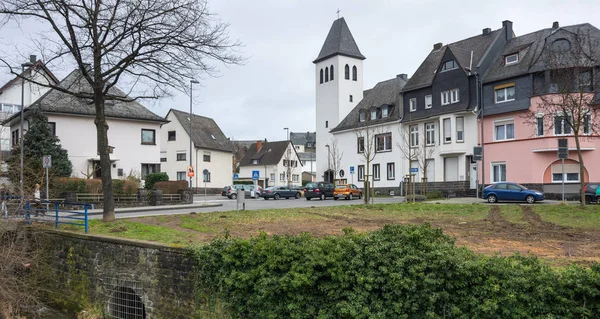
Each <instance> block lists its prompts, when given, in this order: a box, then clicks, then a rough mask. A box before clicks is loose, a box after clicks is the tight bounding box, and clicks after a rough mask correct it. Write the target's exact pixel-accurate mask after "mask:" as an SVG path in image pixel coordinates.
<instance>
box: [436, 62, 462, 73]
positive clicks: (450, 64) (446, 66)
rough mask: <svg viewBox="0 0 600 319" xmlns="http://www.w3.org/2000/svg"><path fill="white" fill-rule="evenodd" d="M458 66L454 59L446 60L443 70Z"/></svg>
mask: <svg viewBox="0 0 600 319" xmlns="http://www.w3.org/2000/svg"><path fill="white" fill-rule="evenodd" d="M456 68H458V64H457V63H456V62H455V61H454V60H450V61H446V62H444V64H442V69H441V70H440V71H441V72H444V71H450V70H454V69H456Z"/></svg>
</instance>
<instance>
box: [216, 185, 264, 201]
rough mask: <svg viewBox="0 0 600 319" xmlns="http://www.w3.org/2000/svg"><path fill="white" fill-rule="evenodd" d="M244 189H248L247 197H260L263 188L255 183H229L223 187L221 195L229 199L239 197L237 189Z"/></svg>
mask: <svg viewBox="0 0 600 319" xmlns="http://www.w3.org/2000/svg"><path fill="white" fill-rule="evenodd" d="M242 188H243V189H244V190H245V191H246V198H260V193H261V192H262V188H261V187H260V186H257V187H255V186H254V185H229V186H225V187H223V190H222V191H221V196H227V198H229V199H236V198H237V190H238V189H242ZM252 191H254V197H252Z"/></svg>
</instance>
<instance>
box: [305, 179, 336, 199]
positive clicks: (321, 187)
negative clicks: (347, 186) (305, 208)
mask: <svg viewBox="0 0 600 319" xmlns="http://www.w3.org/2000/svg"><path fill="white" fill-rule="evenodd" d="M334 189H335V186H333V184H331V183H327V182H316V183H315V182H311V183H308V184H306V186H305V187H304V197H306V200H311V199H312V198H319V199H320V200H325V199H326V198H327V197H334V194H333V192H334Z"/></svg>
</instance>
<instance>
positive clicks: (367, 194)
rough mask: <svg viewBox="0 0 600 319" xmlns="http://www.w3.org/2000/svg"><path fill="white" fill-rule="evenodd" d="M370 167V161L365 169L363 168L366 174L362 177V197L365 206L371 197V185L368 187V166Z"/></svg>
mask: <svg viewBox="0 0 600 319" xmlns="http://www.w3.org/2000/svg"><path fill="white" fill-rule="evenodd" d="M369 156H371V154H369ZM370 165H371V161H367V167H365V172H366V174H365V175H364V180H365V193H364V196H363V199H364V201H365V204H368V203H369V199H370V197H371V185H369V166H370Z"/></svg>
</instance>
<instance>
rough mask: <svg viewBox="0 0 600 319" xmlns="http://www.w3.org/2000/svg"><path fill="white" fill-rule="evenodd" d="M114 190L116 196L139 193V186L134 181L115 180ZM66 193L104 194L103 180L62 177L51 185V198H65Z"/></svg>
mask: <svg viewBox="0 0 600 319" xmlns="http://www.w3.org/2000/svg"><path fill="white" fill-rule="evenodd" d="M112 183H113V190H114V192H115V195H116V196H119V195H133V194H136V193H137V189H138V184H137V183H136V182H135V181H132V180H121V179H113V181H112ZM65 192H74V193H88V194H102V180H100V179H86V178H72V177H69V178H67V177H60V178H55V179H54V180H52V181H51V183H50V195H51V197H60V196H63V195H64V193H65Z"/></svg>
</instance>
